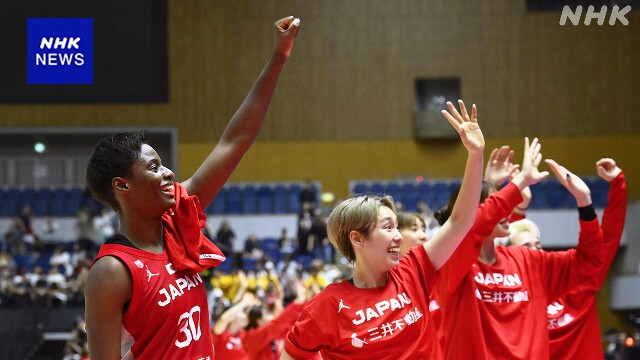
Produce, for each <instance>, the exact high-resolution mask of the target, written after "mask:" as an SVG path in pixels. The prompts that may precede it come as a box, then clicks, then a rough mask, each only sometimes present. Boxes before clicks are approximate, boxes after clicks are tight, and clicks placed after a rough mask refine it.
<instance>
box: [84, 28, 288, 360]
mask: <svg viewBox="0 0 640 360" xmlns="http://www.w3.org/2000/svg"><path fill="white" fill-rule="evenodd" d="M299 24H300V20H299V19H294V18H293V17H287V18H284V19H280V20H278V21H276V22H275V24H274V37H275V42H276V44H275V50H274V52H273V54H272V56H271V58H270V59H269V62H268V63H267V65H266V66H265V68H264V70H263V71H262V73H261V74H260V76H259V77H258V79H257V81H256V82H255V84H254V86H253V87H252V89H251V90H250V92H249V94H248V95H247V97H246V99H245V101H244V102H243V103H242V105H240V108H239V109H238V111H237V112H236V113H235V114H234V116H233V117H232V119H231V121H230V122H229V124H228V125H227V127H226V128H225V130H224V132H223V134H222V136H221V138H220V140H219V141H218V142H217V144H216V146H215V148H214V149H213V150H212V152H211V153H210V154H209V156H208V157H207V158H206V159H205V160H204V162H203V163H202V164H201V165H200V166H199V167H198V169H197V170H196V171H195V173H194V174H193V176H192V177H190V178H188V179H186V180H185V181H184V182H182V183H181V184H180V183H177V182H174V178H175V175H174V174H173V172H172V171H171V170H170V169H168V168H166V167H165V166H163V165H162V162H161V159H160V157H159V156H158V154H157V153H156V151H155V150H154V149H153V148H152V147H151V146H150V145H149V144H148V141H147V139H146V135H145V134H142V133H124V134H117V135H114V136H112V137H110V138H107V139H103V140H102V141H101V142H100V143H99V144H98V145H97V146H96V148H95V149H94V152H93V154H92V155H91V157H90V159H89V162H88V166H87V183H88V186H89V188H90V189H91V193H92V195H93V196H94V198H97V199H99V200H100V201H101V202H103V203H105V204H107V205H109V206H110V207H112V208H114V210H116V211H117V212H118V213H119V215H120V221H121V225H120V230H119V233H118V234H117V235H116V236H114V237H113V238H112V239H110V240H108V241H107V242H106V243H105V244H103V245H102V246H101V249H100V252H99V253H98V258H97V259H96V261H95V263H94V264H93V266H92V268H91V270H90V273H89V277H88V278H87V286H86V291H85V304H86V306H85V309H86V310H85V313H86V316H85V318H86V321H87V333H88V339H89V340H88V341H89V348H90V353H91V357H92V358H95V359H119V358H121V357H123V355H124V357H125V358H149V359H159V358H174V359H196V358H197V359H199V358H207V357H209V358H213V357H214V351H213V346H212V344H211V341H210V337H209V336H207V335H208V334H210V326H209V311H208V304H207V296H206V292H205V286H204V285H203V284H202V280H201V279H200V277H199V275H198V274H199V273H200V272H201V271H202V270H204V269H206V268H209V267H211V266H216V265H218V264H219V263H220V262H221V261H223V260H224V256H223V255H222V252H221V251H220V250H219V249H218V248H217V247H215V245H213V243H211V242H210V241H209V240H208V239H206V237H205V236H204V235H203V234H202V232H201V228H202V227H203V226H204V222H205V221H206V217H205V216H204V213H202V209H206V208H207V207H208V206H209V205H210V204H211V202H212V201H213V199H214V197H215V196H216V195H217V193H218V192H219V191H220V189H221V188H222V187H223V185H224V183H225V182H226V181H227V179H228V178H229V177H230V176H231V173H232V172H233V170H234V169H235V168H236V166H237V165H238V163H239V161H240V160H241V159H242V157H243V155H244V154H245V153H246V152H247V151H248V150H249V148H250V147H251V144H252V143H253V141H254V139H255V138H256V137H257V136H258V133H259V131H260V128H261V126H262V123H263V121H264V118H265V115H266V112H267V109H268V106H269V103H270V101H271V97H272V95H273V92H274V90H275V87H276V84H277V80H278V77H279V75H280V72H281V70H282V67H283V66H284V64H285V62H286V60H287V59H288V57H289V55H290V53H291V49H292V46H293V41H294V38H295V36H296V34H297V31H298V28H299ZM200 206H201V207H200ZM178 229H179V230H178ZM200 255H203V256H202V257H201V256H200ZM152 281H153V282H154V283H153V284H154V285H153V286H146V285H147V284H149V283H150V282H152ZM181 283H188V285H189V286H188V287H187V288H186V289H184V290H183V291H184V292H183V293H182V294H181V295H180V296H177V297H176V296H175V294H174V291H173V290H174V289H175V286H179V285H176V284H181ZM158 289H160V290H158ZM158 296H160V297H162V296H165V297H166V299H161V300H157V299H158ZM152 299H153V300H152ZM167 305H170V306H167ZM123 329H126V330H127V332H128V334H125V333H124V332H123V331H122V330H123ZM201 333H202V334H204V336H199V335H200V334H201ZM123 334H124V335H125V337H124V338H123V336H122V335H123ZM196 334H198V336H195V335H196ZM127 335H128V336H127ZM189 335H191V336H189ZM123 340H125V341H123Z"/></svg>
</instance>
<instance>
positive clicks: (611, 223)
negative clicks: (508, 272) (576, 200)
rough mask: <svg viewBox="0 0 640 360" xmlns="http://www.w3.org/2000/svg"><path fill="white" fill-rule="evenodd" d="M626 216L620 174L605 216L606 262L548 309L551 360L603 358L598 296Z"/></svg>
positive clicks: (613, 187) (625, 204) (622, 178)
mask: <svg viewBox="0 0 640 360" xmlns="http://www.w3.org/2000/svg"><path fill="white" fill-rule="evenodd" d="M626 213H627V185H626V183H625V180H624V174H623V173H620V174H619V175H618V176H617V177H616V178H615V179H613V180H612V181H611V183H610V184H609V196H608V202H607V207H606V208H605V209H604V214H603V216H602V234H603V239H604V252H603V253H604V263H603V266H602V268H601V269H600V270H599V272H598V274H597V275H596V276H594V277H591V278H590V279H589V281H586V282H584V283H583V284H580V285H579V286H578V287H577V288H576V289H574V290H572V291H571V292H569V293H567V294H566V295H564V296H562V297H561V298H560V299H558V300H556V301H554V302H552V303H551V305H549V306H548V307H547V315H548V320H549V322H548V327H549V345H550V352H551V359H554V360H555V359H603V358H604V354H603V352H602V342H601V334H600V324H599V322H598V309H597V307H596V294H597V292H598V290H599V289H600V286H601V285H602V283H603V282H604V280H605V278H606V276H607V271H608V270H609V266H610V265H611V262H612V261H613V258H614V257H615V255H616V252H617V251H618V247H619V246H620V238H621V236H622V231H623V229H624V220H625V216H626Z"/></svg>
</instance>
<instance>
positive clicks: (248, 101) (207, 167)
mask: <svg viewBox="0 0 640 360" xmlns="http://www.w3.org/2000/svg"><path fill="white" fill-rule="evenodd" d="M299 27H300V19H297V18H294V17H293V16H289V17H286V18H283V19H280V20H278V21H276V22H275V24H274V28H275V29H274V31H275V50H274V52H273V54H272V55H271V58H270V59H269V62H267V64H266V65H265V67H264V69H262V72H261V73H260V76H259V77H258V79H257V80H256V82H255V83H254V84H253V87H252V88H251V91H249V94H248V95H247V97H246V98H245V99H244V102H243V103H242V105H240V108H239V109H238V111H236V113H235V114H234V115H233V117H232V118H231V121H230V122H229V124H228V125H227V127H226V128H225V130H224V133H223V134H222V137H221V138H220V141H219V142H218V144H217V145H216V147H215V148H214V149H213V151H212V152H211V153H210V154H209V156H208V157H207V158H206V159H205V160H204V162H203V163H202V165H200V167H199V168H198V170H196V172H195V173H194V174H193V176H192V177H191V178H189V179H187V180H185V181H184V182H183V186H184V187H185V188H186V189H187V192H188V193H189V194H190V195H197V196H198V198H199V199H200V203H201V204H202V208H203V209H205V208H206V207H207V206H209V204H210V203H211V201H213V199H214V198H215V196H216V195H217V194H218V192H219V191H220V189H221V188H222V186H223V185H224V183H225V182H226V181H227V179H228V178H229V177H230V176H231V173H232V172H233V170H234V169H235V168H236V166H237V165H238V163H239V162H240V160H241V159H242V157H243V156H244V154H245V153H246V152H247V150H249V147H250V146H251V144H252V143H253V141H254V140H255V138H256V137H257V136H258V133H259V132H260V129H261V127H262V123H263V122H264V118H265V115H266V113H267V109H268V108H269V103H270V102H271V97H272V96H273V92H274V90H275V88H276V84H277V83H278V78H279V77H280V72H281V71H282V67H283V65H284V64H285V62H286V61H287V59H288V58H289V55H290V54H291V49H292V47H293V42H294V39H295V37H296V35H297V33H298V29H299Z"/></svg>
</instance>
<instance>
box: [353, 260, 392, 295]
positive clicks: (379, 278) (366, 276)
mask: <svg viewBox="0 0 640 360" xmlns="http://www.w3.org/2000/svg"><path fill="white" fill-rule="evenodd" d="M388 281H389V272H388V271H385V272H382V273H375V272H373V271H372V270H368V269H366V270H365V268H364V267H363V266H358V264H357V263H356V268H355V271H354V272H353V285H354V286H355V287H357V288H360V289H366V288H374V287H379V286H385V285H387V282H388Z"/></svg>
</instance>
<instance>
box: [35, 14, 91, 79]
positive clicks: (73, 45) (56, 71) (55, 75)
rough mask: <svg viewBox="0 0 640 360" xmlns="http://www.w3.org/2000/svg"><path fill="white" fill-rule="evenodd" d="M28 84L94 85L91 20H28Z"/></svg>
mask: <svg viewBox="0 0 640 360" xmlns="http://www.w3.org/2000/svg"><path fill="white" fill-rule="evenodd" d="M27 84H93V19H89V18H28V19H27Z"/></svg>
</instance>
